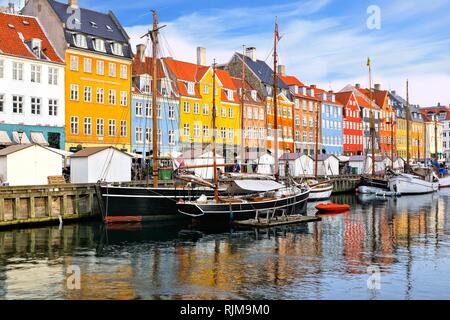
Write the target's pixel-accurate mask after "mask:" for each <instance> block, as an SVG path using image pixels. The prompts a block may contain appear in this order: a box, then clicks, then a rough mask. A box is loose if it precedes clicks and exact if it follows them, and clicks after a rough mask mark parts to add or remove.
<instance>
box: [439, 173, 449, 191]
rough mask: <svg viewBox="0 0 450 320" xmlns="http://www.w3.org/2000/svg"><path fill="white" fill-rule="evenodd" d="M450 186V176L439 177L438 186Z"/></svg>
mask: <svg viewBox="0 0 450 320" xmlns="http://www.w3.org/2000/svg"><path fill="white" fill-rule="evenodd" d="M449 187H450V176H446V177H442V178H440V179H439V188H449Z"/></svg>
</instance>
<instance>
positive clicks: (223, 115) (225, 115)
mask: <svg viewBox="0 0 450 320" xmlns="http://www.w3.org/2000/svg"><path fill="white" fill-rule="evenodd" d="M220 115H221V116H222V118H226V117H227V108H225V107H222V108H221V109H220Z"/></svg>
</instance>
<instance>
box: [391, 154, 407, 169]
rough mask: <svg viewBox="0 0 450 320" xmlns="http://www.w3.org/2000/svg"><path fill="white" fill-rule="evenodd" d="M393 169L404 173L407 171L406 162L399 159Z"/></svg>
mask: <svg viewBox="0 0 450 320" xmlns="http://www.w3.org/2000/svg"><path fill="white" fill-rule="evenodd" d="M393 169H394V170H396V171H401V172H402V171H403V170H404V169H405V160H403V158H400V157H397V158H396V159H395V161H394V163H393Z"/></svg>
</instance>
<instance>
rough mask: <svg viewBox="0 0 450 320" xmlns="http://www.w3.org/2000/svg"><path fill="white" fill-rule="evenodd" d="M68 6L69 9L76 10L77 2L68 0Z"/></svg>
mask: <svg viewBox="0 0 450 320" xmlns="http://www.w3.org/2000/svg"><path fill="white" fill-rule="evenodd" d="M68 4H69V6H70V7H71V8H78V1H77V0H69V3H68Z"/></svg>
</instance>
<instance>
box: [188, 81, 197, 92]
mask: <svg viewBox="0 0 450 320" xmlns="http://www.w3.org/2000/svg"><path fill="white" fill-rule="evenodd" d="M187 91H188V94H194V93H195V92H194V83H192V82H188V84H187Z"/></svg>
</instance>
